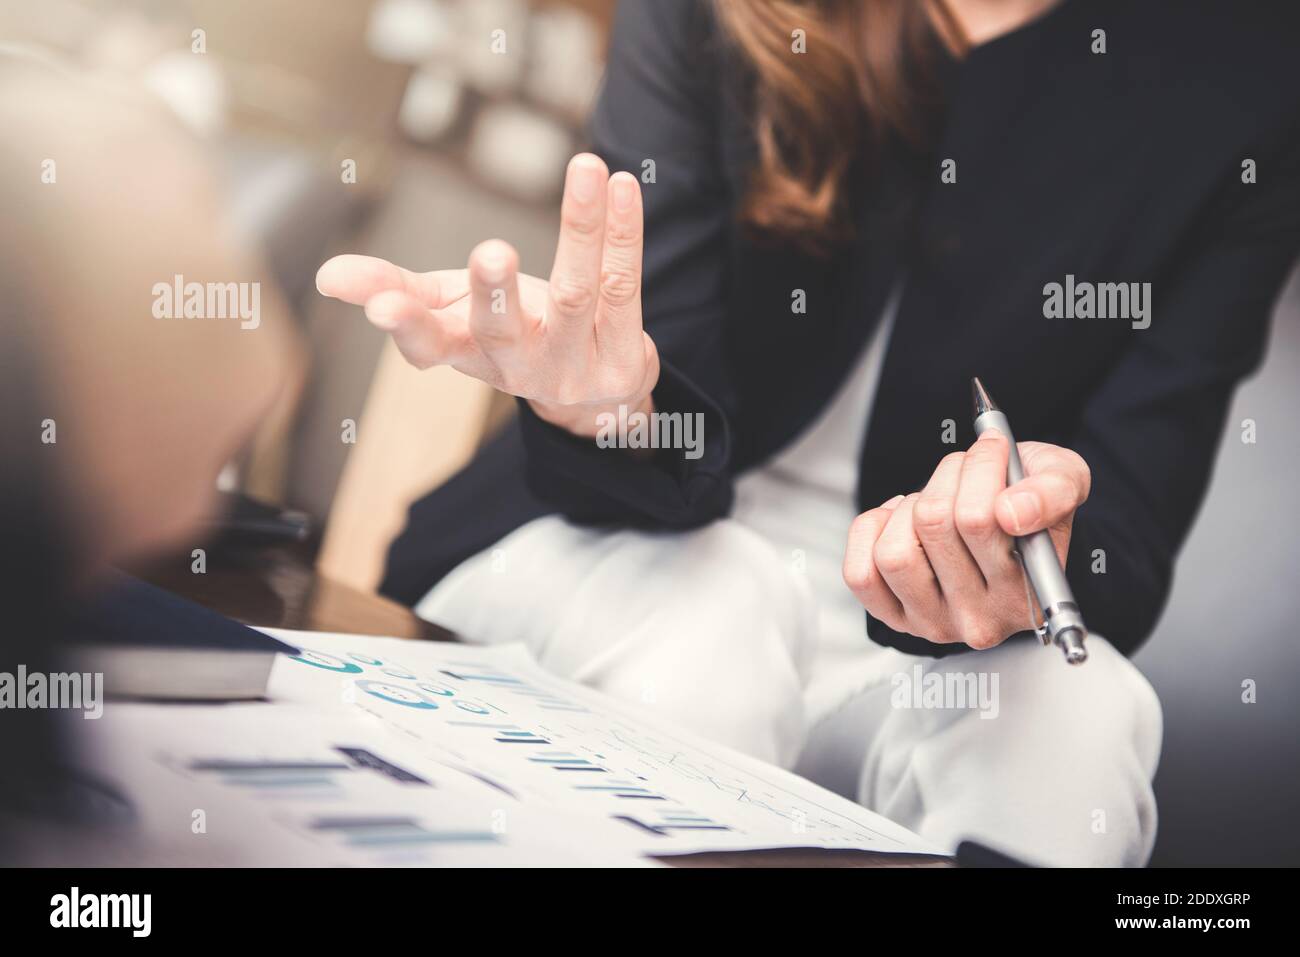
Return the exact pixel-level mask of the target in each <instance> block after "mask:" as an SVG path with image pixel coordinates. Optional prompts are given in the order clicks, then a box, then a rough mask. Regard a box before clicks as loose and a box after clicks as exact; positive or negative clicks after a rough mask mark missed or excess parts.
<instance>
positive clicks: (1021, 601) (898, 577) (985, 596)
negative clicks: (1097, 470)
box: [844, 429, 1091, 648]
mask: <svg viewBox="0 0 1300 957" xmlns="http://www.w3.org/2000/svg"><path fill="white" fill-rule="evenodd" d="M1018 448H1019V451H1020V459H1021V462H1022V463H1023V465H1024V468H1025V478H1024V480H1022V481H1020V482H1017V483H1016V484H1015V485H1013V486H1011V487H1010V488H1008V487H1007V483H1006V479H1007V456H1008V452H1009V446H1008V443H1007V439H1006V436H1004V435H1003V434H1002V433H1001V432H999V431H997V430H996V429H989V430H988V431H986V432H984V433H983V434H982V435H981V436H980V438H979V440H978V441H977V442H976V443H975V444H974V445H972V446H971V447H970V449H969V450H967V451H966V452H954V453H952V454H951V455H949V456H947V457H945V458H944V459H943V461H942V462H940V463H939V467H938V468H937V469H935V470H934V474H933V475H932V476H931V477H930V481H929V484H927V485H926V487H925V489H924V490H922V491H921V492H919V493H915V494H912V495H907V496H903V495H898V496H895V497H894V498H892V499H890V500H889V501H887V502H885V503H884V504H883V505H881V506H879V507H878V508H873V509H872V510H871V511H869V512H863V513H862V514H861V515H859V516H858V517H857V518H856V519H855V520H854V522H853V525H852V527H850V529H849V540H848V546H847V548H846V550H845V555H844V581H845V583H846V584H847V585H848V586H849V588H850V589H852V591H853V594H854V595H855V596H857V599H858V601H860V602H862V605H863V607H865V608H866V609H867V611H869V612H870V613H871V614H872V615H873V616H874V617H875V618H877V619H879V620H880V621H883V622H884V623H885V624H886V625H888V626H889V627H890V628H893V629H894V630H895V631H900V632H906V633H908V634H912V635H916V636H918V637H920V638H925V639H926V640H928V641H933V642H936V643H938V644H950V643H953V642H965V643H966V644H968V645H970V646H971V647H972V648H992V647H993V646H995V645H998V644H1001V643H1002V642H1003V641H1005V640H1006V639H1007V638H1009V637H1010V636H1011V635H1013V634H1015V633H1016V632H1018V631H1025V630H1027V629H1028V628H1029V627H1030V626H1031V618H1032V621H1033V624H1037V623H1038V618H1037V617H1036V616H1037V614H1038V613H1037V610H1036V609H1033V606H1032V605H1031V604H1030V602H1029V599H1028V597H1027V594H1026V590H1025V576H1024V570H1023V569H1022V568H1021V565H1020V562H1019V560H1018V559H1017V558H1016V557H1015V556H1014V555H1013V554H1012V548H1013V547H1014V545H1013V542H1012V536H1020V535H1027V534H1029V533H1030V532H1034V531H1037V530H1039V529H1043V528H1045V529H1047V530H1048V531H1049V532H1050V533H1051V536H1052V542H1053V544H1055V545H1056V554H1057V557H1058V558H1059V559H1060V561H1061V565H1062V567H1064V565H1065V556H1066V552H1067V550H1068V548H1069V545H1070V530H1071V527H1072V525H1073V523H1074V512H1075V509H1077V508H1078V507H1079V506H1080V505H1082V504H1083V503H1084V502H1085V501H1087V498H1088V492H1089V489H1090V487H1091V476H1090V474H1089V471H1088V465H1087V463H1086V462H1084V461H1083V459H1082V458H1080V457H1079V456H1078V455H1077V454H1076V453H1074V452H1071V451H1070V450H1069V449H1063V448H1060V447H1059V446H1055V445H1047V444H1045V443H1042V442H1021V443H1019V444H1018ZM1031 609H1033V610H1031Z"/></svg>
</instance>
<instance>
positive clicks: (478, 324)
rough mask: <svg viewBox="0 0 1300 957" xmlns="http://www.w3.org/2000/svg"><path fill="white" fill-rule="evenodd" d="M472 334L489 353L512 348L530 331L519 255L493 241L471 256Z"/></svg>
mask: <svg viewBox="0 0 1300 957" xmlns="http://www.w3.org/2000/svg"><path fill="white" fill-rule="evenodd" d="M469 285H470V310H469V330H470V334H471V335H472V336H473V337H474V340H475V341H476V342H477V343H478V344H479V346H481V347H482V348H483V349H484V351H486V352H494V351H499V350H501V349H505V348H509V347H510V346H511V345H512V344H514V343H516V342H518V341H519V340H520V339H521V338H523V337H524V336H525V335H526V334H527V332H528V327H527V323H526V320H525V317H524V315H523V312H522V310H521V309H520V306H519V254H518V253H516V252H515V251H514V249H513V248H512V247H511V246H510V244H509V243H504V242H502V241H501V240H499V239H489V240H488V241H487V242H484V243H479V244H478V245H477V246H475V247H474V251H473V252H471V253H470V254H469Z"/></svg>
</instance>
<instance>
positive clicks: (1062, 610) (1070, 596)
mask: <svg viewBox="0 0 1300 957" xmlns="http://www.w3.org/2000/svg"><path fill="white" fill-rule="evenodd" d="M970 386H971V394H972V395H973V396H974V399H975V435H976V436H979V435H981V434H983V432H984V430H985V429H997V430H998V431H999V432H1001V433H1002V434H1003V435H1005V436H1006V437H1007V442H1008V443H1010V445H1011V455H1010V458H1009V460H1008V461H1007V484H1008V485H1014V484H1015V483H1016V482H1019V481H1020V480H1021V479H1023V478H1024V477H1025V470H1024V468H1023V467H1022V466H1021V464H1020V454H1019V453H1018V452H1017V451H1016V438H1015V436H1014V435H1012V433H1011V423H1010V422H1008V421H1007V417H1006V415H1005V414H1003V412H1002V410H1001V409H999V408H998V406H997V403H996V402H994V401H993V399H992V398H991V397H990V396H989V394H988V392H987V391H986V390H985V388H984V383H982V382H980V380H979V377H978V376H976V377H975V378H974V379H971V380H970ZM1016 550H1017V552H1018V553H1019V555H1020V561H1021V563H1022V564H1023V565H1024V568H1025V575H1026V576H1027V577H1028V578H1029V584H1030V585H1031V586H1032V587H1033V589H1034V597H1035V598H1037V599H1038V607H1039V608H1041V609H1042V611H1043V625H1042V627H1041V628H1039V629H1037V632H1038V636H1039V638H1041V639H1042V642H1043V644H1048V643H1049V642H1053V643H1055V644H1057V645H1059V646H1060V648H1061V650H1062V651H1063V652H1065V660H1066V661H1067V662H1068V663H1069V664H1072V665H1077V664H1082V663H1083V662H1085V661H1087V660H1088V649H1087V648H1085V647H1084V646H1083V639H1084V638H1086V637H1087V636H1088V629H1087V628H1085V627H1084V625H1083V615H1082V614H1081V613H1080V612H1079V606H1078V604H1077V603H1076V602H1075V600H1074V593H1073V592H1071V591H1070V584H1069V582H1067V581H1066V580H1065V570H1064V569H1063V568H1061V563H1060V560H1059V559H1057V557H1056V546H1055V545H1053V544H1052V536H1051V535H1050V534H1049V533H1048V532H1047V530H1046V529H1042V530H1039V531H1037V532H1034V533H1033V534H1031V535H1025V536H1022V537H1020V538H1017V539H1016Z"/></svg>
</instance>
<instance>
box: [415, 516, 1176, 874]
mask: <svg viewBox="0 0 1300 957" xmlns="http://www.w3.org/2000/svg"><path fill="white" fill-rule="evenodd" d="M416 611H417V613H419V614H420V615H421V616H423V617H425V618H427V619H429V620H431V621H436V622H438V623H439V624H442V625H445V626H447V627H449V628H451V629H453V630H455V631H457V632H459V633H460V634H461V635H462V636H464V637H465V638H466V639H467V640H470V641H475V642H480V643H484V644H496V643H503V642H511V641H522V642H524V643H525V644H526V645H527V646H528V647H529V648H530V649H531V651H532V653H533V654H534V655H535V656H536V658H537V659H538V661H539V662H540V663H541V664H542V666H543V667H545V668H547V669H548V670H550V671H551V672H553V673H555V674H558V675H561V676H564V677H567V678H572V679H574V680H577V681H580V682H583V683H584V684H587V685H590V686H592V687H595V688H598V689H600V690H601V691H604V692H607V693H609V694H611V695H614V696H616V697H621V698H624V699H628V700H632V701H636V702H637V703H638V704H640V705H641V706H642V707H648V708H651V709H654V710H658V711H660V712H662V713H663V714H664V716H665V717H667V718H670V719H672V720H674V721H676V722H678V723H679V724H681V725H684V726H686V727H689V728H690V729H691V730H693V731H696V732H698V733H700V734H703V735H705V736H707V737H710V738H712V739H714V740H716V741H719V742H722V743H724V744H727V745H730V746H732V747H734V748H737V749H738V750H741V751H744V752H746V753H748V754H751V755H754V756H755V757H758V758H762V759H764V760H767V761H770V762H773V763H776V764H780V765H782V766H784V767H794V768H795V769H796V770H797V771H799V772H800V773H802V774H804V775H805V776H807V777H809V778H811V779H813V780H815V781H818V782H819V783H821V784H823V785H825V786H827V787H830V788H831V789H833V790H837V791H839V792H840V793H843V794H846V795H848V796H849V797H852V798H854V799H855V800H857V801H859V802H860V803H861V804H863V805H864V806H866V807H868V808H871V809H872V810H874V811H877V812H879V813H881V814H884V815H885V816H886V817H889V818H891V819H893V820H895V821H897V822H899V823H900V824H902V825H904V826H906V827H909V828H911V829H912V830H914V831H916V832H918V833H920V834H921V835H923V836H924V837H927V838H929V839H930V840H932V841H934V842H935V843H937V844H939V845H941V846H945V847H948V848H955V847H956V845H957V843H958V842H959V841H961V840H963V839H972V840H977V841H980V842H981V843H984V844H986V845H988V846H990V847H993V848H995V849H998V850H1001V851H1003V852H1005V853H1008V854H1011V855H1012V856H1015V857H1019V858H1021V859H1024V860H1026V861H1029V862H1033V863H1043V864H1055V865H1067V866H1076V865H1077V866H1121V865H1123V866H1134V865H1141V864H1144V863H1145V862H1146V861H1147V859H1148V858H1149V856H1150V853H1151V847H1152V843H1153V842H1154V839H1155V829H1156V807H1155V800H1154V797H1153V795H1152V791H1151V779H1152V776H1153V775H1154V773H1155V768H1156V763H1157V760H1158V758H1159V752H1160V739H1161V724H1162V720H1161V713H1160V705H1159V702H1158V700H1157V698H1156V695H1155V692H1154V691H1153V690H1152V688H1151V686H1150V684H1148V682H1147V681H1146V679H1145V678H1144V677H1143V676H1142V675H1141V673H1140V672H1138V670H1137V669H1136V668H1135V667H1134V666H1133V665H1132V664H1131V663H1130V662H1129V661H1128V660H1127V659H1125V658H1124V657H1123V656H1122V655H1120V654H1119V653H1118V652H1116V651H1115V650H1114V649H1113V648H1112V647H1111V646H1110V645H1109V644H1107V643H1106V642H1105V640H1103V639H1101V638H1099V637H1097V636H1093V637H1092V638H1090V640H1089V651H1090V657H1089V660H1088V662H1087V663H1086V664H1084V665H1082V666H1080V667H1077V668H1071V667H1067V666H1066V664H1065V663H1064V661H1063V660H1062V658H1061V655H1060V654H1059V652H1057V651H1056V649H1048V648H1042V647H1040V646H1038V645H1037V644H1035V643H1031V642H1022V641H1017V642H1014V643H1007V644H1004V645H1002V646H1000V647H998V648H994V649H992V650H989V651H983V652H971V653H968V654H961V655H954V656H951V657H948V658H943V659H932V658H924V657H916V656H911V655H905V654H903V653H901V652H898V651H895V650H893V649H886V648H880V647H878V646H876V645H875V644H874V643H872V642H871V641H870V640H869V639H868V638H867V636H866V631H865V619H863V633H862V649H861V655H860V656H855V660H853V661H852V662H851V663H846V662H845V659H844V656H843V654H842V653H841V654H839V655H837V656H834V657H826V656H819V654H818V640H819V635H818V627H819V626H818V622H819V617H818V614H817V608H816V606H815V602H814V600H813V597H812V593H811V591H810V590H809V588H808V587H807V584H806V582H805V581H804V579H803V578H802V577H801V576H800V575H798V574H795V573H793V572H792V570H791V568H790V565H789V563H788V562H786V561H783V560H782V559H781V557H780V556H779V555H778V554H777V552H776V551H775V550H774V549H773V548H772V547H771V546H770V545H769V544H768V543H767V541H765V540H764V539H763V538H761V537H760V536H759V535H757V534H756V533H755V532H754V531H752V530H751V529H749V528H748V527H746V526H744V525H742V524H740V523H738V522H735V521H732V520H723V521H719V522H715V523H713V524H712V525H710V526H708V527H706V528H703V529H700V530H697V531H692V532H685V533H648V532H640V531H613V532H610V531H604V530H593V529H584V528H577V527H575V526H572V525H569V524H568V523H566V522H565V521H563V520H562V519H559V518H555V517H551V518H543V519H538V520H537V521H534V522H531V523H529V524H528V525H525V526H524V527H522V528H520V529H518V530H517V531H515V532H513V533H512V534H511V535H508V536H507V537H506V538H504V539H502V540H501V541H500V542H499V543H498V544H497V546H495V547H494V548H492V549H489V550H487V551H485V552H483V553H481V554H479V555H476V556H474V557H473V558H471V559H469V560H467V561H466V562H464V563H463V564H462V565H461V566H460V567H458V568H457V569H455V570H454V571H453V572H452V573H451V574H450V575H448V576H447V578H445V579H444V580H443V581H442V582H441V583H439V585H438V586H437V587H436V588H434V589H433V591H431V592H430V593H429V594H428V595H427V596H426V597H425V598H424V600H423V601H422V602H421V603H420V604H419V606H418V607H417V609H416ZM850 664H851V666H852V678H853V680H852V687H853V690H852V691H851V692H849V693H847V694H845V695H844V696H843V698H842V700H839V701H835V702H833V703H832V704H830V705H829V706H828V705H827V703H826V700H825V695H821V696H819V697H818V698H817V706H816V708H815V709H810V707H809V698H808V695H807V694H806V691H807V689H808V687H809V686H810V684H812V683H814V682H815V679H817V678H818V677H819V675H818V670H819V669H822V670H823V671H824V670H827V669H834V670H835V671H836V673H837V674H836V675H835V676H832V677H836V676H838V677H842V676H843V675H844V674H845V673H847V671H848V669H849V666H850ZM820 677H825V676H824V675H823V676H820ZM841 683H842V682H841ZM823 684H824V682H823Z"/></svg>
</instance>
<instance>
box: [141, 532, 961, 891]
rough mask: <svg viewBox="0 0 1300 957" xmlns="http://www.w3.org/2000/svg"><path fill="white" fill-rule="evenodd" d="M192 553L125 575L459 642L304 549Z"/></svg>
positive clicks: (738, 859)
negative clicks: (319, 566) (202, 560)
mask: <svg viewBox="0 0 1300 957" xmlns="http://www.w3.org/2000/svg"><path fill="white" fill-rule="evenodd" d="M190 563H191V558H190V556H189V555H188V554H183V555H177V556H174V557H171V558H164V559H160V560H155V561H153V562H151V563H149V564H147V565H142V566H137V567H132V568H130V569H128V570H129V571H131V572H132V573H133V574H135V575H137V576H139V577H140V578H143V579H144V580H145V581H148V582H150V583H152V584H154V585H157V586H159V587H160V588H166V589H167V590H169V591H172V592H175V593H176V594H178V595H181V596H182V597H184V598H188V599H189V600H191V601H193V602H196V603H197V604H200V605H203V606H204V607H207V608H210V609H212V610H213V611H217V612H220V613H221V614H223V615H226V616H228V617H230V618H235V619H237V620H239V621H242V622H244V623H245V624H248V625H260V626H263V627H268V628H295V629H300V630H303V631H337V632H347V633H350V634H362V635H386V636H389V637H394V638H407V639H412V640H424V641H456V640H457V638H456V635H455V634H454V633H452V632H450V631H448V630H447V629H446V628H441V627H439V626H437V625H434V624H432V623H430V622H427V621H424V620H423V619H421V618H418V617H416V615H415V614H414V613H412V612H411V610H410V609H408V608H406V607H404V606H402V605H399V604H397V603H396V602H393V601H390V600H389V599H387V598H384V597H382V596H380V595H374V594H370V593H367V592H363V591H359V590H357V589H355V588H351V587H349V586H347V585H342V584H339V583H338V582H334V581H330V580H329V579H328V578H325V577H323V576H321V575H319V574H317V573H316V571H315V569H314V568H313V567H312V565H311V562H310V553H309V550H308V549H307V548H306V547H305V546H300V545H274V546H267V547H260V548H252V547H238V546H216V547H210V548H209V549H208V551H207V571H206V572H205V573H204V574H195V573H194V572H192V571H191V568H190ZM663 860H664V861H666V862H667V863H670V864H672V865H674V866H677V867H818V868H821V867H950V866H952V862H951V861H950V859H948V858H940V857H929V856H926V855H919V854H918V855H910V854H909V855H903V854H877V853H873V852H866V851H853V850H824V849H821V848H808V849H803V848H782V849H776V850H766V851H729V852H720V853H709V854H687V855H674V856H672V857H665V858H663Z"/></svg>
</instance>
